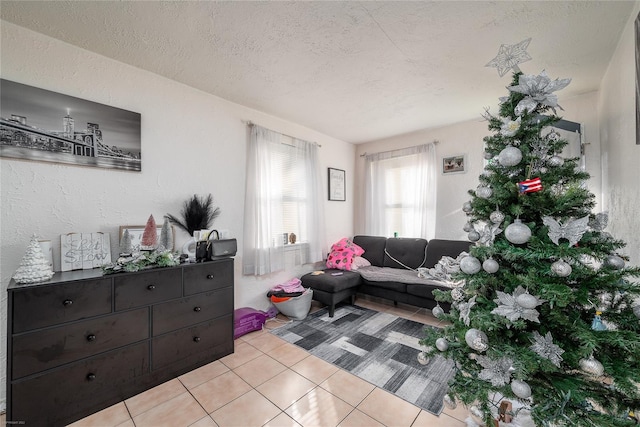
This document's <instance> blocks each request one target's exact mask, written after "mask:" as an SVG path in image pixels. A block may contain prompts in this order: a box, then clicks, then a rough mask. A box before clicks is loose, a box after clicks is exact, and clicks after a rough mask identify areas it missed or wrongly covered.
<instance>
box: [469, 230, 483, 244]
mask: <svg viewBox="0 0 640 427" xmlns="http://www.w3.org/2000/svg"><path fill="white" fill-rule="evenodd" d="M467 239H469V241H470V242H477V241H478V240H480V233H478V232H477V231H476V230H471V231H470V232H469V234H467Z"/></svg>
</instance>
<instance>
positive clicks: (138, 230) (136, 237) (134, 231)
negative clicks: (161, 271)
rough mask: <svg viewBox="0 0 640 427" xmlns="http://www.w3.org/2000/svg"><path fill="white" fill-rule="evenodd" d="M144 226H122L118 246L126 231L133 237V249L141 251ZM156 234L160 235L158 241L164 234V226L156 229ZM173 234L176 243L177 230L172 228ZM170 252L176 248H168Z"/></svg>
mask: <svg viewBox="0 0 640 427" xmlns="http://www.w3.org/2000/svg"><path fill="white" fill-rule="evenodd" d="M144 228H145V226H144V225H121V226H120V231H119V233H118V244H120V242H121V241H122V235H123V234H124V231H125V230H129V236H131V249H132V250H134V251H139V250H140V244H141V243H142V235H143V234H144ZM156 232H157V233H158V239H160V233H161V232H162V225H158V226H157V228H156ZM171 233H172V235H173V239H171V240H172V241H173V242H175V241H176V230H175V228H174V227H173V225H172V226H171ZM166 249H169V250H173V249H174V248H166Z"/></svg>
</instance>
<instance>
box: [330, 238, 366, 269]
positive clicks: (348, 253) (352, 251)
mask: <svg viewBox="0 0 640 427" xmlns="http://www.w3.org/2000/svg"><path fill="white" fill-rule="evenodd" d="M363 252H364V249H362V248H361V247H360V246H358V245H356V244H355V243H353V242H352V241H351V240H349V239H347V238H346V237H345V238H343V239H342V240H340V241H339V242H337V243H334V244H333V245H332V246H331V253H330V254H329V256H328V257H327V268H337V269H340V270H351V263H352V262H353V258H355V257H357V256H360V255H362V253H363Z"/></svg>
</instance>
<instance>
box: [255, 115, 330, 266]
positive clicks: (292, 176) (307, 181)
mask: <svg viewBox="0 0 640 427" xmlns="http://www.w3.org/2000/svg"><path fill="white" fill-rule="evenodd" d="M321 190H322V184H321V181H320V170H319V166H318V146H317V145H316V144H314V143H311V142H308V141H303V140H300V139H297V138H292V137H288V136H285V135H282V134H279V133H277V132H273V131H271V130H268V129H265V128H262V127H260V126H256V125H251V136H250V140H249V148H248V150H247V183H246V193H245V194H246V195H245V218H244V246H243V272H244V274H253V275H263V274H268V273H272V272H274V271H279V270H282V269H284V268H285V258H284V252H285V249H286V248H290V246H289V245H288V243H287V238H286V237H285V234H287V235H289V234H290V233H295V234H296V238H297V239H296V241H297V243H298V244H300V243H302V245H300V246H301V248H300V256H296V257H295V259H296V264H298V265H299V264H305V263H309V262H316V261H320V260H322V254H323V253H324V252H323V250H322V247H323V246H324V244H323V241H322V239H323V236H324V217H323V208H322V206H321V200H322V199H321V195H320V194H321Z"/></svg>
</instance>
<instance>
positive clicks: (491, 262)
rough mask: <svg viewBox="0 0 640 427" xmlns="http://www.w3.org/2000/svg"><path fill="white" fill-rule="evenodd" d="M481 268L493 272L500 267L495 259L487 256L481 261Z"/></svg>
mask: <svg viewBox="0 0 640 427" xmlns="http://www.w3.org/2000/svg"><path fill="white" fill-rule="evenodd" d="M482 269H483V270H484V271H486V272H487V273H489V274H493V273H495V272H496V271H498V270H499V269H500V265H498V261H496V260H495V259H493V258H489V259H487V260H485V261H484V262H483V263H482Z"/></svg>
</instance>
